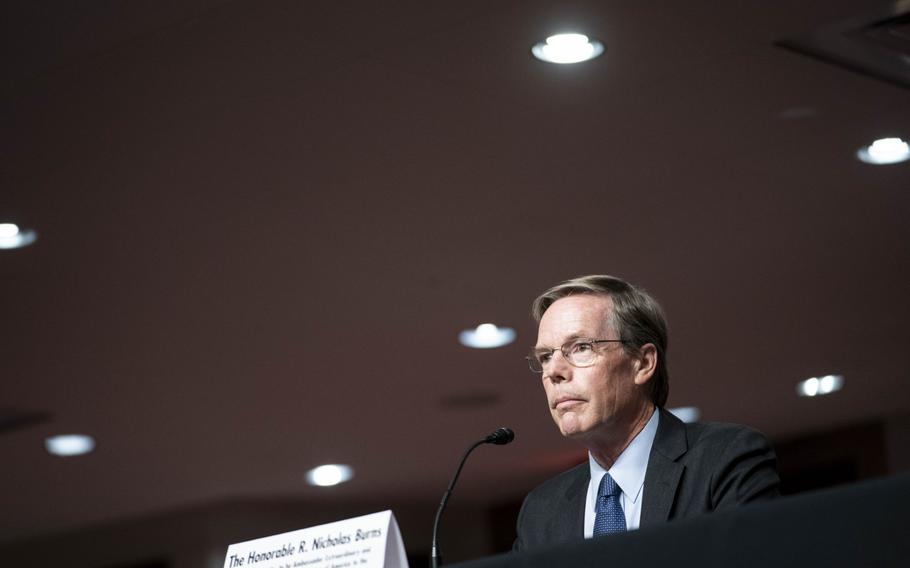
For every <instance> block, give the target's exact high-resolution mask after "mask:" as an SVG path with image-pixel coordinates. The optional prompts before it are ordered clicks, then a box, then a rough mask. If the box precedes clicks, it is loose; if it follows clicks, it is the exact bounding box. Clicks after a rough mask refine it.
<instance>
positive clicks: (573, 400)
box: [553, 396, 584, 410]
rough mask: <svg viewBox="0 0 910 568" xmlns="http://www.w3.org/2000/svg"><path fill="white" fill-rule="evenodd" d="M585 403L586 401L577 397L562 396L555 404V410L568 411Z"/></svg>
mask: <svg viewBox="0 0 910 568" xmlns="http://www.w3.org/2000/svg"><path fill="white" fill-rule="evenodd" d="M583 402H584V400H583V399H581V398H578V397H577V396H561V397H559V398H557V399H556V400H555V401H554V402H553V408H554V409H555V410H566V409H569V408H571V407H572V406H575V405H576V404H581V403H583Z"/></svg>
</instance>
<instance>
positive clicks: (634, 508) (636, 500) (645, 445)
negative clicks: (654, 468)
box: [585, 408, 658, 538]
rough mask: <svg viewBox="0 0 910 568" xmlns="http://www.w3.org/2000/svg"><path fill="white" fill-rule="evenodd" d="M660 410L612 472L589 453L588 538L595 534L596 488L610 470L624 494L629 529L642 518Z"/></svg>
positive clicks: (624, 510) (586, 527)
mask: <svg viewBox="0 0 910 568" xmlns="http://www.w3.org/2000/svg"><path fill="white" fill-rule="evenodd" d="M657 422H658V413H657V409H656V408H655V409H654V413H653V414H652V415H651V419H650V420H648V423H647V424H645V427H644V428H642V430H641V432H639V433H638V435H637V436H635V438H634V439H633V440H632V443H630V444H629V445H628V446H627V447H626V449H625V450H623V452H622V453H621V454H619V457H618V458H616V462H615V463H614V464H613V467H611V468H610V469H609V472H608V471H607V470H605V469H604V468H603V467H601V466H600V464H599V463H597V460H595V459H594V457H593V456H592V455H591V453H590V452H588V464H589V465H590V467H591V481H590V482H588V496H587V497H586V498H585V538H591V536H592V535H593V534H594V517H595V516H596V510H597V508H596V507H597V488H598V487H599V486H600V480H601V479H602V478H603V476H604V474H605V473H609V474H610V477H612V478H613V481H615V482H616V484H617V485H618V486H619V488H620V490H622V493H621V494H620V496H619V503H620V505H622V510H623V513H625V515H626V528H627V529H628V530H635V529H637V528H638V525H639V521H640V520H641V503H642V499H643V498H644V492H645V491H644V485H645V471H646V470H647V469H648V457H649V456H650V455H651V446H652V445H653V444H654V436H655V435H656V434H657Z"/></svg>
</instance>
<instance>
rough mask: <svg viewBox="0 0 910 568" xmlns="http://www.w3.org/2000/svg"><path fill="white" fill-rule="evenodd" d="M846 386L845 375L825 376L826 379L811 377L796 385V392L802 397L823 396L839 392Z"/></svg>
mask: <svg viewBox="0 0 910 568" xmlns="http://www.w3.org/2000/svg"><path fill="white" fill-rule="evenodd" d="M843 386H844V376H843V375H825V376H824V377H811V378H809V379H806V380H805V381H800V382H799V383H797V384H796V392H797V394H799V395H800V396H822V395H825V394H831V393H832V392H837V391H839V390H840V389H842V388H843Z"/></svg>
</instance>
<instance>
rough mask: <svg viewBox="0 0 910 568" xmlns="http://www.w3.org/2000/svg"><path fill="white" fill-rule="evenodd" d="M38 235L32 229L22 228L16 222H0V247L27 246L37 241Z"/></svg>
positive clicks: (15, 247) (14, 247)
mask: <svg viewBox="0 0 910 568" xmlns="http://www.w3.org/2000/svg"><path fill="white" fill-rule="evenodd" d="M37 238H38V235H37V234H36V233H35V231H32V230H30V229H21V228H20V227H19V225H17V224H15V223H0V249H7V250H8V249H17V248H22V247H27V246H28V245H30V244H32V243H33V242H35V240H36V239H37Z"/></svg>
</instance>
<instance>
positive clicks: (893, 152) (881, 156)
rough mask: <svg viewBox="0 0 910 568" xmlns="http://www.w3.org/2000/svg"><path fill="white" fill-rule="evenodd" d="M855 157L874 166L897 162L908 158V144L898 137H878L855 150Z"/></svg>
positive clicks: (909, 154)
mask: <svg viewBox="0 0 910 568" xmlns="http://www.w3.org/2000/svg"><path fill="white" fill-rule="evenodd" d="M856 157H857V158H859V159H860V161H863V162H866V163H867V164H874V165H876V166H881V165H885V164H897V163H900V162H905V161H907V160H910V144H907V142H905V141H904V140H901V139H900V138H879V139H878V140H876V141H875V142H873V143H872V144H869V145H868V146H865V147H863V148H860V149H859V150H857V151H856Z"/></svg>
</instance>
